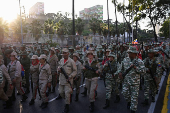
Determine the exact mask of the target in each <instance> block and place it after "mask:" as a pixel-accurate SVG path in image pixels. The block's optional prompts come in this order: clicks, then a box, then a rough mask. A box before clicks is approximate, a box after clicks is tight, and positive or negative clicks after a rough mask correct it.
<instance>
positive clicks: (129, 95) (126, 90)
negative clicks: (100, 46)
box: [117, 47, 145, 111]
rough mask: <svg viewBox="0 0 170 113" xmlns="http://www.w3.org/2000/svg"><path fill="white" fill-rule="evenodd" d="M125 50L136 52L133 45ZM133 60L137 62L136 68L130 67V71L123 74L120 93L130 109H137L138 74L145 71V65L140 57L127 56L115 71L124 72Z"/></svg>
mask: <svg viewBox="0 0 170 113" xmlns="http://www.w3.org/2000/svg"><path fill="white" fill-rule="evenodd" d="M127 52H132V53H138V52H137V51H136V48H135V47H129V50H128V51H127ZM134 62H137V66H136V69H135V68H132V69H131V70H130V72H129V73H128V74H127V75H126V76H125V78H124V81H123V90H122V94H123V95H124V98H125V99H126V101H127V102H128V103H130V109H131V110H133V111H136V110H137V105H138V95H139V85H140V74H142V73H144V72H145V66H144V63H143V61H142V60H141V59H138V58H136V59H133V60H131V59H130V58H129V57H126V58H124V60H123V61H122V63H121V65H120V68H119V69H118V71H117V73H123V72H125V71H126V70H127V69H128V68H129V67H130V66H131V65H132V64H134Z"/></svg>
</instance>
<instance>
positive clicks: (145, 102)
mask: <svg viewBox="0 0 170 113" xmlns="http://www.w3.org/2000/svg"><path fill="white" fill-rule="evenodd" d="M141 104H143V105H148V104H149V103H148V99H145V100H144V102H142V103H141Z"/></svg>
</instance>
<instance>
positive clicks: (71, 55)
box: [69, 47, 74, 59]
mask: <svg viewBox="0 0 170 113" xmlns="http://www.w3.org/2000/svg"><path fill="white" fill-rule="evenodd" d="M73 53H74V48H73V47H70V48H69V57H70V58H71V59H73Z"/></svg>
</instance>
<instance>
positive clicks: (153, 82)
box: [0, 42, 170, 113]
mask: <svg viewBox="0 0 170 113" xmlns="http://www.w3.org/2000/svg"><path fill="white" fill-rule="evenodd" d="M169 47H170V44H169V43H165V42H161V43H159V42H154V43H142V44H140V43H137V44H128V43H127V44H126V43H111V44H101V45H95V44H93V43H91V44H89V45H84V46H80V45H77V46H76V47H75V48H73V47H68V46H66V47H63V48H60V47H56V48H55V47H50V46H49V45H48V44H38V43H36V44H35V45H33V46H26V45H24V44H22V45H21V46H20V47H16V46H11V45H2V46H1V51H0V54H1V55H0V83H1V84H0V99H1V100H3V101H5V104H4V105H5V107H4V109H10V107H11V106H12V105H13V101H15V100H16V97H15V96H16V94H17V95H21V96H22V100H21V102H25V101H26V100H27V98H28V97H27V94H28V93H30V89H31V93H32V98H31V100H30V101H29V105H30V106H31V105H33V104H34V103H35V99H36V98H37V94H39V97H40V98H41V101H42V104H41V105H40V107H41V108H42V109H44V108H46V107H47V106H48V95H49V94H51V93H54V92H56V88H57V85H58V89H57V90H58V92H59V94H58V96H57V98H56V100H59V99H64V100H65V108H64V110H63V113H68V112H69V105H70V103H71V102H72V98H73V96H72V94H73V89H75V90H76V95H75V101H79V94H80V88H81V86H83V87H84V91H83V92H81V94H82V95H83V96H87V95H88V96H89V103H90V106H89V109H90V112H93V111H94V108H95V107H94V102H95V98H96V96H97V94H98V93H100V92H97V87H98V80H99V79H101V80H104V85H105V88H106V90H105V92H106V102H105V105H104V106H103V109H107V108H108V107H109V106H110V99H111V96H112V94H113V93H115V94H116V99H115V101H114V103H119V101H120V96H119V95H120V93H122V94H123V96H124V98H125V100H126V101H127V109H129V110H131V113H135V112H136V111H137V106H138V95H139V90H140V89H142V85H144V91H143V92H144V97H145V99H144V100H143V102H142V104H143V105H144V106H147V105H149V102H148V101H149V97H150V95H151V100H152V102H155V95H156V94H157V93H158V92H159V91H158V89H159V83H160V80H161V78H162V75H163V72H164V71H165V72H166V76H168V75H169V63H170V62H169V59H170V57H169V55H170V48H169ZM30 81H31V82H30ZM99 87H100V86H99ZM120 91H122V92H120ZM150 92H151V94H150Z"/></svg>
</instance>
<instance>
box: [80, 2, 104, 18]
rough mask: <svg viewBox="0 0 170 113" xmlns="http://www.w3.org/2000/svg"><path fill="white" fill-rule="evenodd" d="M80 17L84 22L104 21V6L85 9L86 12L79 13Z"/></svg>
mask: <svg viewBox="0 0 170 113" xmlns="http://www.w3.org/2000/svg"><path fill="white" fill-rule="evenodd" d="M79 17H80V18H81V19H84V20H89V19H92V18H97V19H99V20H103V5H96V6H93V7H90V8H84V10H82V11H80V12H79Z"/></svg>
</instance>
